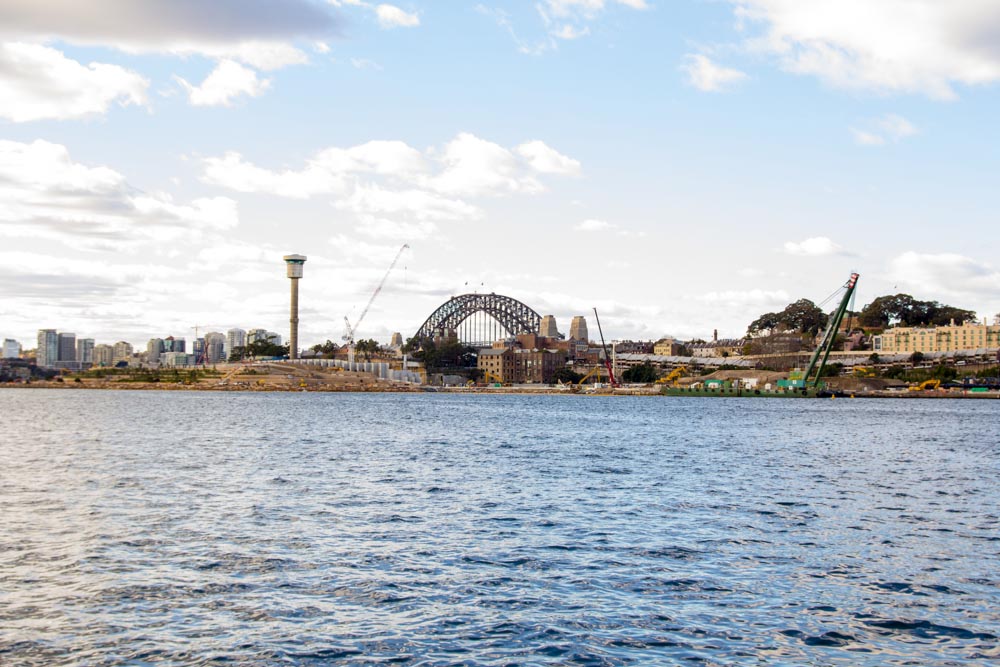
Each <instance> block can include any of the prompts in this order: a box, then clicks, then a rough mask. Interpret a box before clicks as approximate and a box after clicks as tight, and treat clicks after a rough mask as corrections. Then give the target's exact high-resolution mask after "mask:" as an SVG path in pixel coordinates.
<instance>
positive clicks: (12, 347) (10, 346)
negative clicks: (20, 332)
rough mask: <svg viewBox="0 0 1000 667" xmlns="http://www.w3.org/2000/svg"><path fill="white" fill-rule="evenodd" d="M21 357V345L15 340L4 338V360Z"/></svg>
mask: <svg viewBox="0 0 1000 667" xmlns="http://www.w3.org/2000/svg"><path fill="white" fill-rule="evenodd" d="M20 356H21V344H20V343H18V342H17V341H16V340H14V339H13V338H4V341H3V358H4V359H17V358H18V357H20Z"/></svg>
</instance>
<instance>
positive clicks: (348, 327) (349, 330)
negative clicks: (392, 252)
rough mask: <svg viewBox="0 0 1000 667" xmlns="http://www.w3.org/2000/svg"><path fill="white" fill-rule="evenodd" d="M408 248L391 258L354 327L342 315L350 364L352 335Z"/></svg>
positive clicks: (404, 245) (352, 356)
mask: <svg viewBox="0 0 1000 667" xmlns="http://www.w3.org/2000/svg"><path fill="white" fill-rule="evenodd" d="M409 247H410V246H409V245H408V244H406V243H404V244H403V246H402V247H401V248H400V249H399V252H397V253H396V256H395V257H394V258H393V260H392V263H391V264H390V265H389V268H388V269H386V271H385V275H384V276H382V280H381V281H379V284H378V287H376V288H375V291H374V292H372V295H371V298H369V299H368V303H367V304H365V309H364V310H362V311H361V315H359V316H358V319H357V321H356V322H355V323H354V326H351V321H350V320H349V319H348V318H347V316H346V315H344V328H345V333H344V335H343V340H345V341H347V358H348V360H349V361H350V362H351V363H352V364H353V363H354V333H355V332H356V331H357V330H358V327H359V326H361V322H363V321H364V319H365V315H367V314H368V310H369V309H370V308H371V307H372V303H374V302H375V299H376V298H377V297H378V295H379V293H380V292H381V291H382V287H384V286H385V281H386V280H388V279H389V274H390V273H392V270H393V269H394V268H395V267H396V263H397V262H398V261H399V258H400V257H401V256H402V255H403V251H404V250H407V249H409Z"/></svg>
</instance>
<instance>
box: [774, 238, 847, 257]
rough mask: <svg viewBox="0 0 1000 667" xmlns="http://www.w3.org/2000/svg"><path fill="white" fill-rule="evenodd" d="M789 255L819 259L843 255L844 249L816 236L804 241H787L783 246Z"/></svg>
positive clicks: (827, 239)
mask: <svg viewBox="0 0 1000 667" xmlns="http://www.w3.org/2000/svg"><path fill="white" fill-rule="evenodd" d="M783 248H784V251H785V252H786V253H787V254H789V255H797V256H799V257H820V256H823V255H844V254H847V253H846V252H845V251H844V249H843V248H842V247H841V246H839V245H837V244H836V243H834V242H833V241H831V240H830V239H829V238H827V237H826V236H816V237H813V238H810V239H806V240H805V241H799V242H794V241H787V242H786V243H785V245H784V246H783Z"/></svg>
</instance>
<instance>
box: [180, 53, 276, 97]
mask: <svg viewBox="0 0 1000 667" xmlns="http://www.w3.org/2000/svg"><path fill="white" fill-rule="evenodd" d="M176 79H177V81H178V83H180V84H181V86H183V87H184V90H186V91H187V94H188V99H189V100H190V102H191V104H193V105H194V106H199V107H202V106H208V107H216V106H225V107H228V106H230V105H231V104H232V103H233V100H234V99H235V98H237V97H239V96H241V95H249V96H250V97H258V96H259V95H262V94H263V93H264V91H266V90H267V89H268V88H269V87H270V85H271V82H270V81H269V80H268V79H258V78H257V73H256V72H255V71H253V70H252V69H249V68H247V67H244V66H243V65H240V64H239V63H237V62H233V61H232V60H223V61H222V62H220V63H219V64H218V65H217V66H216V67H215V69H214V70H212V72H211V73H210V74H209V75H208V76H207V77H205V80H204V81H202V83H201V85H200V86H193V85H191V84H190V83H188V82H187V81H185V80H184V79H182V78H180V77H176Z"/></svg>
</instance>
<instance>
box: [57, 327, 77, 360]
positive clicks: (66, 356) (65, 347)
mask: <svg viewBox="0 0 1000 667" xmlns="http://www.w3.org/2000/svg"><path fill="white" fill-rule="evenodd" d="M59 361H63V362H67V363H72V362H75V361H76V334H74V333H61V334H59Z"/></svg>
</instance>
